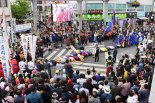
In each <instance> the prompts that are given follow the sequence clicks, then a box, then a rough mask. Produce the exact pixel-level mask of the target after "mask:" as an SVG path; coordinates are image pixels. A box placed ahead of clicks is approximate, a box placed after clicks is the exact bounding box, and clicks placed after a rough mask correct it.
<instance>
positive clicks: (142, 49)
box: [138, 43, 144, 55]
mask: <svg viewBox="0 0 155 103" xmlns="http://www.w3.org/2000/svg"><path fill="white" fill-rule="evenodd" d="M138 48H139V53H140V55H141V54H142V53H143V51H144V47H143V44H142V43H140V44H139V46H138Z"/></svg>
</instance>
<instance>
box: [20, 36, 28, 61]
mask: <svg viewBox="0 0 155 103" xmlns="http://www.w3.org/2000/svg"><path fill="white" fill-rule="evenodd" d="M21 42H22V47H23V52H24V57H25V60H26V61H27V49H28V36H25V35H21Z"/></svg>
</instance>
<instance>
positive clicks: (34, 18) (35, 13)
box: [32, 0, 39, 36]
mask: <svg viewBox="0 0 155 103" xmlns="http://www.w3.org/2000/svg"><path fill="white" fill-rule="evenodd" d="M32 3H33V30H34V33H35V34H36V35H37V36H38V35H39V34H38V32H37V24H38V10H37V0H33V1H32Z"/></svg>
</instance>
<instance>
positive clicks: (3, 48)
mask: <svg viewBox="0 0 155 103" xmlns="http://www.w3.org/2000/svg"><path fill="white" fill-rule="evenodd" d="M7 42H8V41H7V39H6V38H5V39H3V38H1V39H0V56H1V60H2V68H3V73H4V77H5V78H6V79H8V78H9V52H8V51H9V48H8V46H7V44H8V43H7Z"/></svg>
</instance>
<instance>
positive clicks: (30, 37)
mask: <svg viewBox="0 0 155 103" xmlns="http://www.w3.org/2000/svg"><path fill="white" fill-rule="evenodd" d="M28 40H29V49H30V54H31V57H32V55H33V37H32V35H28Z"/></svg>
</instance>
